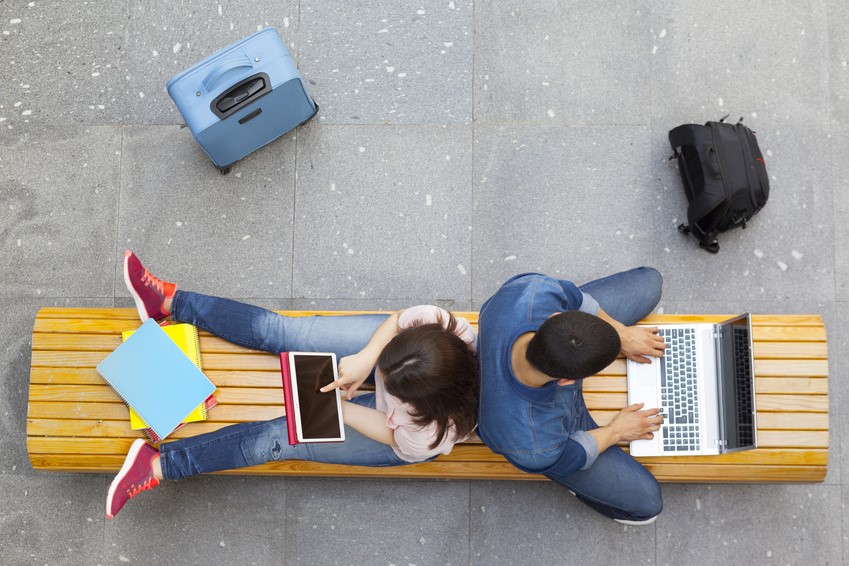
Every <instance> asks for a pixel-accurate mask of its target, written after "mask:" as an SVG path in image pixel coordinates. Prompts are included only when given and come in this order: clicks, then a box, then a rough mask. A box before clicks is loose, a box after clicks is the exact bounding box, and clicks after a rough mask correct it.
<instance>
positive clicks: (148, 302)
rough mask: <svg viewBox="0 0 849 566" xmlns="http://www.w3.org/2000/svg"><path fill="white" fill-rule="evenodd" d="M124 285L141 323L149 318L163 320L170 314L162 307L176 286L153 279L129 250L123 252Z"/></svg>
mask: <svg viewBox="0 0 849 566" xmlns="http://www.w3.org/2000/svg"><path fill="white" fill-rule="evenodd" d="M124 283H125V284H126V285H127V290H128V291H129V292H130V294H131V295H132V296H133V299H134V300H135V301H136V309H138V311H139V318H141V320H142V322H144V321H146V320H147V319H149V318H152V319H154V320H157V319H160V318H165V317H166V316H168V315H169V314H171V313H169V312H168V311H166V310H165V308H164V307H163V306H162V305H163V303H164V302H165V299H168V298H171V297H173V296H174V291H176V290H177V286H176V285H174V284H173V283H169V282H167V281H163V280H162V279H159V278H157V277H155V276H154V275H153V274H152V273H151V272H150V271H148V270H147V269H145V268H144V266H143V265H142V264H141V261H139V258H138V257H136V254H134V253H133V252H131V251H130V250H127V251H125V252H124Z"/></svg>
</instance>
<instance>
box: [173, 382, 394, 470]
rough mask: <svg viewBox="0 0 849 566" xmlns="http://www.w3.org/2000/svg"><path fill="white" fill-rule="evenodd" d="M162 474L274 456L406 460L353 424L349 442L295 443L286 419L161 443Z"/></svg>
mask: <svg viewBox="0 0 849 566" xmlns="http://www.w3.org/2000/svg"><path fill="white" fill-rule="evenodd" d="M355 402H357V403H358V404H361V405H365V406H373V405H374V394H373V393H372V394H367V395H362V396H359V397H357V398H356V399H355ZM159 449H160V460H159V465H160V466H161V470H162V478H163V479H166V480H176V479H180V478H184V477H187V476H193V475H198V474H206V473H210V472H217V471H221V470H232V469H237V468H245V467H248V466H256V465H258V464H264V463H265V462H271V461H275V460H308V461H312V462H327V463H332V464H347V465H356V466H395V465H401V464H405V463H406V462H404V461H403V460H401V459H400V458H398V456H397V455H396V454H395V452H394V451H393V450H392V448H391V447H390V446H388V445H386V444H382V443H380V442H377V441H374V440H371V439H370V438H368V437H366V436H364V435H362V434H360V433H359V432H357V431H355V430H354V429H352V428H351V427H348V426H346V427H345V441H344V442H333V443H304V444H296V445H294V446H291V445H290V444H289V440H288V435H287V432H286V420H285V418H284V417H280V418H278V419H273V420H270V421H263V422H256V423H242V424H238V425H232V426H229V427H225V428H222V429H220V430H217V431H215V432H211V433H208V434H201V435H199V436H194V437H190V438H185V439H181V440H177V441H175V442H168V443H163V444H161V445H160V448H159Z"/></svg>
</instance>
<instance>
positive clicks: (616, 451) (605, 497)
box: [545, 267, 663, 521]
mask: <svg viewBox="0 0 849 566" xmlns="http://www.w3.org/2000/svg"><path fill="white" fill-rule="evenodd" d="M662 285H663V278H662V277H661V276H660V273H658V272H657V271H656V270H654V269H652V268H649V267H640V268H637V269H631V270H629V271H624V272H622V273H616V274H614V275H611V276H609V277H605V278H603V279H597V280H596V281H592V282H590V283H587V284H586V285H583V286H581V287H580V289H581V291H584V292H585V293H589V294H590V295H592V296H593V297H594V298H595V299H596V300H597V301H598V303H599V305H600V306H601V308H602V309H604V311H605V312H606V313H607V314H609V315H610V316H611V317H613V318H614V319H616V320H618V321H619V322H621V323H623V324H625V325H627V326H631V325H633V324H636V323H637V322H639V321H640V320H642V319H643V318H645V317H646V316H647V315H648V314H649V313H651V311H652V310H653V309H654V307H655V306H657V303H658V302H660V294H661V288H662ZM575 385H576V386H577V387H578V388H579V391H578V395H576V400H575V402H576V404H577V405H578V406H577V407H576V408H575V422H574V423H573V425H572V427H573V428H572V430H573V431H574V430H578V429H580V430H592V429H595V428H598V425H597V424H596V422H595V421H594V420H593V419H592V417H591V416H590V413H589V412H588V411H587V408H586V405H585V404H584V396H583V394H582V393H581V392H580V387H581V385H582V382H581V381H578V382H577V383H576V384H575ZM554 468H556V466H555V467H554ZM545 475H546V477H548V478H549V479H551V480H553V481H555V482H557V483H559V484H561V485H563V486H565V487H566V488H567V489H569V490H571V491H573V492H575V494H576V495H577V497H578V499H579V500H580V501H582V502H583V503H585V504H587V505H588V506H590V507H592V508H593V509H595V510H596V511H598V512H599V513H601V514H603V515H606V516H608V517H610V518H613V519H627V520H632V521H643V520H646V519H650V518H652V517H654V516H656V515H658V514H660V512H661V511H662V510H663V498H662V496H661V492H660V484H658V482H657V480H656V479H655V478H654V476H653V475H651V473H650V472H649V471H648V470H647V469H646V468H645V467H643V465H642V464H640V463H639V462H637V461H636V460H635V459H634V458H632V457H631V456H630V455H628V454H626V453H625V452H624V451H623V450H622V449H621V448H619V447H618V446H611V447H610V448H608V449H607V450H605V451H604V452H602V453H601V454H599V456H598V458H597V459H596V461H595V462H594V463H593V465H592V466H590V468H589V469H587V470H583V471H579V472H576V473H572V474H570V475H568V476H566V477H563V476H560V475H558V474H557V473H556V471H555V470H554V469H552V470H549V471H548V472H546V474H545Z"/></svg>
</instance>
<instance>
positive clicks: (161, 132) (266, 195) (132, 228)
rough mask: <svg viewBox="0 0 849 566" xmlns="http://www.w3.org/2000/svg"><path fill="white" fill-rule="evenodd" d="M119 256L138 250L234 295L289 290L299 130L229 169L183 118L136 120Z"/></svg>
mask: <svg viewBox="0 0 849 566" xmlns="http://www.w3.org/2000/svg"><path fill="white" fill-rule="evenodd" d="M123 147H124V150H123V160H122V167H121V183H122V191H121V201H120V207H119V226H118V236H117V248H116V251H117V258H116V265H115V271H114V274H115V289H116V290H117V291H116V293H117V294H118V295H119V296H120V295H124V293H125V292H126V291H125V290H124V284H123V278H122V277H123V276H122V275H121V262H122V261H123V251H124V249H125V248H129V249H132V250H133V251H135V252H136V254H137V255H138V256H139V258H140V259H141V260H142V262H143V263H145V265H146V266H147V267H149V268H150V270H151V271H152V272H153V273H155V274H157V275H159V276H161V277H163V278H165V279H169V278H173V279H176V278H178V282H179V283H180V284H181V285H182V286H184V287H185V288H187V289H192V290H195V291H199V292H207V293H214V294H218V295H222V296H227V297H260V298H261V297H289V296H290V293H291V266H292V222H293V220H292V210H293V206H294V182H295V181H294V179H295V147H296V141H295V135H294V134H293V135H291V136H284V137H283V138H281V139H279V140H277V141H275V142H273V143H271V144H269V145H267V146H265V147H264V148H263V149H261V150H260V151H258V152H257V153H255V154H253V155H251V156H248V157H247V158H245V159H244V160H242V161H240V162H238V163H237V164H236V166H235V167H234V168H233V169H232V171H231V172H230V173H229V174H228V175H221V174H220V173H219V172H218V170H216V169H215V167H213V166H212V164H211V162H209V160H208V159H207V158H206V156H205V155H203V153H202V152H201V150H200V149H199V148H198V146H197V144H195V142H194V141H193V140H192V137H191V135H190V133H189V130H188V129H185V128H179V127H178V126H134V127H126V129H125V131H124V141H123Z"/></svg>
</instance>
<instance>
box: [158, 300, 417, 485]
mask: <svg viewBox="0 0 849 566" xmlns="http://www.w3.org/2000/svg"><path fill="white" fill-rule="evenodd" d="M171 314H172V317H173V318H174V320H177V321H179V322H188V323H190V324H194V325H195V326H197V327H198V328H202V329H204V330H206V331H208V332H210V333H212V334H215V335H216V336H220V337H221V338H224V339H225V340H228V341H229V342H233V343H235V344H239V345H240V346H245V347H247V348H253V349H255V350H263V351H266V352H271V353H275V354H277V353H279V352H286V351H291V352H298V351H304V352H335V353H336V357H337V360H339V359H341V358H342V357H344V356H348V355H351V354H355V353H357V352H359V351H360V350H362V349H363V347H364V346H365V345H366V344H367V343H368V341H369V339H370V338H371V335H372V334H373V333H374V331H375V330H376V329H377V327H378V326H380V323H381V322H383V321H384V320H386V318H387V316H388V315H385V314H368V315H352V316H310V317H286V316H281V315H279V314H277V313H274V312H271V311H268V310H265V309H262V308H259V307H256V306H253V305H247V304H243V303H239V302H236V301H232V300H230V299H222V298H219V297H211V296H207V295H200V294H197V293H190V292H187V291H179V290H178V291H177V294H176V295H175V296H174V300H173V302H172V308H171ZM281 387H282V385H281ZM354 402H355V403H357V404H360V405H365V406H368V407H371V408H374V394H373V393H370V394H366V395H361V396H359V397H356V398H355V400H354ZM159 449H160V451H161V464H162V474H163V476H164V477H165V479H169V480H171V479H179V478H182V477H185V476H190V475H195V474H202V473H208V472H215V471H219V470H230V469H235V468H243V467H246V466H255V465H257V464H262V463H265V462H269V461H272V460H289V459H298V460H310V461H313V462H329V463H333V464H351V465H360V466H394V465H401V464H406V463H407V462H405V461H403V460H401V459H400V458H398V456H396V454H395V452H394V451H393V450H392V448H391V447H390V446H388V445H386V444H382V443H380V442H377V441H374V440H371V439H370V438H368V437H366V436H363V435H362V434H360V433H358V432H357V431H355V430H353V429H352V428H350V427H348V426H346V427H345V442H338V443H308V444H297V445H295V446H290V445H289V442H288V435H287V432H286V422H285V419H284V418H282V417H281V418H278V419H273V420H270V421H262V422H249V423H241V424H236V425H231V426H228V427H225V428H222V429H220V430H217V431H215V432H211V433H208V434H202V435H199V436H195V437H191V438H185V439H181V440H177V441H175V442H166V443H163V444H162V445H161V446H160V448H159Z"/></svg>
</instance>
